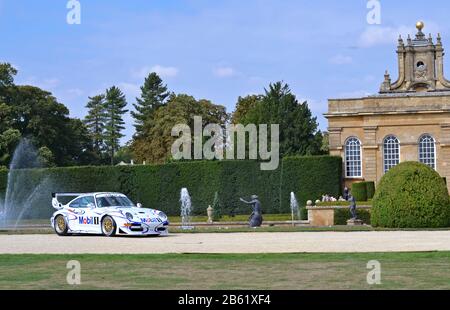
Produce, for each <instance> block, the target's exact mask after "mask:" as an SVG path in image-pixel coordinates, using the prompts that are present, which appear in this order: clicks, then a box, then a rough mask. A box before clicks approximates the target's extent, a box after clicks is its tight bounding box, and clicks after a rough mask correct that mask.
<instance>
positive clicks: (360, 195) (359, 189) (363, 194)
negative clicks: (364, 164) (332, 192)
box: [352, 182, 367, 201]
mask: <svg viewBox="0 0 450 310" xmlns="http://www.w3.org/2000/svg"><path fill="white" fill-rule="evenodd" d="M352 196H353V197H355V199H356V201H367V187H366V183H365V182H361V183H353V184H352Z"/></svg>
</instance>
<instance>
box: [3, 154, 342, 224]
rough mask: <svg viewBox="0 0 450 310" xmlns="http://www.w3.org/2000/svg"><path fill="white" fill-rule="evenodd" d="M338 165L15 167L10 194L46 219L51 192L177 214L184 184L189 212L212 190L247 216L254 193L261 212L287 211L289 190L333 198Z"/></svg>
mask: <svg viewBox="0 0 450 310" xmlns="http://www.w3.org/2000/svg"><path fill="white" fill-rule="evenodd" d="M341 167H342V162H341V159H340V158H339V157H329V156H323V157H294V158H286V159H285V160H283V161H282V162H281V163H280V167H279V169H277V170H274V171H261V170H260V164H259V163H258V162H256V161H196V162H178V163H170V164H166V165H146V166H124V167H122V166H119V167H73V168H51V169H32V170H17V171H14V172H13V173H12V184H13V187H14V189H15V190H13V191H12V192H13V193H14V195H13V197H12V198H13V200H14V201H15V205H17V206H25V208H26V209H27V211H26V212H25V213H24V215H25V218H47V217H49V216H50V215H51V214H52V212H53V211H54V210H53V209H52V207H51V198H50V194H51V193H52V192H96V191H117V192H122V193H124V194H126V195H128V196H129V197H130V198H131V199H132V200H133V201H135V202H141V203H142V204H143V205H144V207H149V208H155V209H160V210H163V211H165V212H167V213H168V214H170V215H178V214H179V212H180V202H179V199H180V191H181V189H182V188H183V187H186V188H187V189H188V190H189V193H190V195H191V198H192V205H193V208H194V214H206V208H207V207H208V205H211V204H212V203H213V201H214V196H215V193H216V192H218V194H219V199H220V202H221V206H222V214H249V213H250V212H251V209H250V208H249V206H247V205H245V204H242V203H240V202H239V198H240V197H244V198H249V196H250V195H253V194H256V195H258V196H259V197H260V200H261V203H262V207H263V212H264V213H266V214H267V213H280V212H283V213H285V212H286V213H288V212H290V211H289V210H290V193H291V192H295V193H296V196H297V198H298V200H299V204H300V206H303V205H305V203H306V201H307V200H309V199H315V198H318V197H320V196H321V195H323V194H330V195H335V196H338V195H339V194H340V190H341ZM6 174H7V172H6V171H5V172H1V171H0V196H1V195H2V194H1V193H2V192H4V191H5V187H6ZM30 195H31V196H32V197H31V199H30ZM17 212H20V211H19V210H17Z"/></svg>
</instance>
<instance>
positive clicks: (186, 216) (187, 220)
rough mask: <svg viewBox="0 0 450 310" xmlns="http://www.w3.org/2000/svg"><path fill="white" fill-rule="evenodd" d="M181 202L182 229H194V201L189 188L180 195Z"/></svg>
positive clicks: (184, 189)
mask: <svg viewBox="0 0 450 310" xmlns="http://www.w3.org/2000/svg"><path fill="white" fill-rule="evenodd" d="M180 196H181V197H180V202H181V228H182V229H193V228H194V227H192V226H191V213H192V201H191V196H189V192H188V190H187V188H183V189H182V190H181V194H180Z"/></svg>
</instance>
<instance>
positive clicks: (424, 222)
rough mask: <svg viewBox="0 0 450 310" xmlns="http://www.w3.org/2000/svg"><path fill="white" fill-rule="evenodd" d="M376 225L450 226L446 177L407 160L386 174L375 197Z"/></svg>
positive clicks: (393, 226)
mask: <svg viewBox="0 0 450 310" xmlns="http://www.w3.org/2000/svg"><path fill="white" fill-rule="evenodd" d="M371 222H372V225H373V226H375V227H377V226H378V227H388V228H437V227H448V226H450V200H449V194H448V190H447V186H446V185H445V182H444V180H443V179H442V178H441V177H440V176H439V174H438V173H437V172H436V171H434V170H433V169H431V168H430V167H428V166H426V165H424V164H421V163H418V162H405V163H402V164H400V165H398V166H396V167H394V168H392V169H391V170H390V171H389V172H388V173H386V174H385V175H384V177H383V178H382V179H381V182H380V184H379V185H378V188H377V190H376V193H375V196H374V198H373V208H372V216H371Z"/></svg>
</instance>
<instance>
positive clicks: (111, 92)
mask: <svg viewBox="0 0 450 310" xmlns="http://www.w3.org/2000/svg"><path fill="white" fill-rule="evenodd" d="M126 106H127V100H126V98H125V95H124V94H123V93H122V91H121V90H120V89H119V88H118V87H116V86H113V87H111V88H110V89H108V90H106V100H105V110H106V114H107V120H106V126H105V144H106V147H107V149H108V152H109V154H110V156H111V165H114V154H115V152H116V151H117V150H118V149H119V147H120V139H121V138H122V137H124V135H123V134H122V130H124V129H125V127H124V126H123V125H124V124H125V122H124V121H123V118H122V116H123V115H124V114H125V113H127V112H128V110H126V109H125V107H126Z"/></svg>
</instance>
